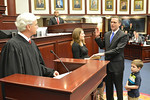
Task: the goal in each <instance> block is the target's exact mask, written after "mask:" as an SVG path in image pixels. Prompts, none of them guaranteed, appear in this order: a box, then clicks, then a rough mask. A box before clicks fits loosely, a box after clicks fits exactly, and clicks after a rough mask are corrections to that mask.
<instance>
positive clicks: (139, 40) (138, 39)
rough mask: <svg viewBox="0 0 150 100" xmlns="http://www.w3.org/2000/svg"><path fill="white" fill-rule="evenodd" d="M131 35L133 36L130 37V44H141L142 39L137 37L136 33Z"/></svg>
mask: <svg viewBox="0 0 150 100" xmlns="http://www.w3.org/2000/svg"><path fill="white" fill-rule="evenodd" d="M133 34H134V36H133V37H132V40H131V41H132V42H136V43H142V42H143V41H142V38H141V37H140V36H139V34H138V33H137V32H136V31H134V32H133Z"/></svg>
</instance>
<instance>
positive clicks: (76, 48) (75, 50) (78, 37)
mask: <svg viewBox="0 0 150 100" xmlns="http://www.w3.org/2000/svg"><path fill="white" fill-rule="evenodd" d="M84 37H85V34H84V31H83V29H81V28H75V29H74V31H73V33H72V42H71V46H72V54H73V58H76V59H84V58H89V56H88V49H87V47H86V46H85V38H84Z"/></svg>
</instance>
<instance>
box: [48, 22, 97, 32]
mask: <svg viewBox="0 0 150 100" xmlns="http://www.w3.org/2000/svg"><path fill="white" fill-rule="evenodd" d="M96 27H97V24H96V23H64V24H60V25H51V26H48V33H72V32H73V30H74V29H75V28H82V29H83V30H84V31H85V33H87V32H94V31H95V28H96Z"/></svg>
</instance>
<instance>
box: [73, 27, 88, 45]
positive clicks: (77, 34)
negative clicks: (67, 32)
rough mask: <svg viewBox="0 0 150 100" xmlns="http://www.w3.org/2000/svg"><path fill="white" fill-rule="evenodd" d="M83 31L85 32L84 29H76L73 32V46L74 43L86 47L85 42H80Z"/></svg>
mask: <svg viewBox="0 0 150 100" xmlns="http://www.w3.org/2000/svg"><path fill="white" fill-rule="evenodd" d="M81 31H83V29H82V28H75V29H74V30H73V33H72V41H71V45H72V44H73V43H74V42H76V43H78V44H79V45H80V46H82V43H83V44H84V45H85V40H80V34H81Z"/></svg>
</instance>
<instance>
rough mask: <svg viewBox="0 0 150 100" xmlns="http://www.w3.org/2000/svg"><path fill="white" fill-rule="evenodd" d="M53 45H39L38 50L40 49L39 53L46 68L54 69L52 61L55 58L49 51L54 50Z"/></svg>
mask: <svg viewBox="0 0 150 100" xmlns="http://www.w3.org/2000/svg"><path fill="white" fill-rule="evenodd" d="M54 45H55V44H54V43H53V44H47V45H40V46H39V47H38V48H39V49H40V52H41V54H42V57H43V59H44V62H45V64H46V66H47V67H49V68H54V63H53V60H54V59H55V56H54V55H53V54H52V53H50V50H53V51H55V50H54V48H55V46H54Z"/></svg>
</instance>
